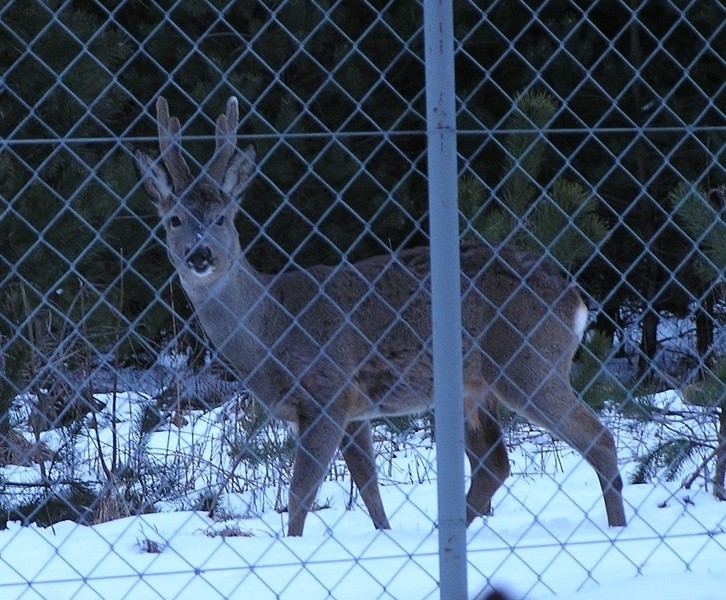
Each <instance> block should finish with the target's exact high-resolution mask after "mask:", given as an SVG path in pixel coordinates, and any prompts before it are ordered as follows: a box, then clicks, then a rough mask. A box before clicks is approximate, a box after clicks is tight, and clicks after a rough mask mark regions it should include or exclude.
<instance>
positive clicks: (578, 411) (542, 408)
mask: <svg viewBox="0 0 726 600" xmlns="http://www.w3.org/2000/svg"><path fill="white" fill-rule="evenodd" d="M505 379H506V378H505ZM522 383H523V382H522ZM506 387H507V388H509V389H508V390H507V393H505V394H504V395H503V396H502V401H503V402H505V403H506V404H508V405H509V406H510V408H512V409H513V410H516V411H517V412H519V413H520V414H521V415H523V416H524V417H526V418H527V419H529V420H530V421H531V422H533V423H536V424H538V425H541V426H542V427H545V428H546V429H548V430H549V431H550V432H552V433H553V434H554V435H556V436H558V437H560V438H561V439H562V440H563V441H564V442H566V443H567V444H569V445H570V446H572V447H573V448H574V449H575V450H577V451H578V452H579V453H580V454H581V455H582V457H583V458H584V459H585V460H586V461H587V462H588V463H589V464H590V466H592V468H593V469H594V470H595V472H596V473H597V477H598V480H599V481H600V487H601V489H602V495H603V500H604V501H605V511H606V513H607V518H608V524H609V525H610V526H611V527H616V526H623V525H625V524H626V519H625V509H624V507H623V494H622V490H623V480H622V478H621V477H620V471H619V469H618V456H617V450H616V447H615V440H614V439H613V435H612V433H610V431H609V430H608V429H607V427H605V425H603V423H602V421H600V419H599V418H598V416H597V415H596V414H595V412H594V411H593V410H592V409H591V408H590V407H589V406H588V405H587V404H585V403H584V402H583V401H582V400H580V399H579V398H578V397H577V396H576V395H575V393H574V391H573V389H572V387H571V386H570V384H569V382H568V383H565V378H564V376H563V375H562V374H561V373H557V374H550V376H549V377H544V378H542V379H541V380H540V386H539V387H538V388H537V389H536V390H533V391H531V392H530V395H529V397H527V396H525V394H524V393H523V392H522V391H521V389H522V388H521V387H518V386H517V383H516V382H510V384H509V385H507V386H506Z"/></svg>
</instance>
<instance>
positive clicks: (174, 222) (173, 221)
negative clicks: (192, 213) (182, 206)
mask: <svg viewBox="0 0 726 600" xmlns="http://www.w3.org/2000/svg"><path fill="white" fill-rule="evenodd" d="M169 225H170V226H171V227H172V228H173V229H176V228H177V227H179V225H181V219H180V218H179V217H177V216H176V215H172V216H171V217H169Z"/></svg>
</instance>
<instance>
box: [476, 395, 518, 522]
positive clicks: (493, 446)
mask: <svg viewBox="0 0 726 600" xmlns="http://www.w3.org/2000/svg"><path fill="white" fill-rule="evenodd" d="M498 413H499V410H498V406H497V403H496V400H495V399H494V397H492V396H489V397H487V398H486V399H485V402H484V403H483V404H478V405H476V406H474V407H471V408H468V414H467V419H466V438H465V441H466V456H467V458H468V459H469V464H470V465H471V484H470V487H469V492H468V493H467V495H466V524H467V525H470V524H471V522H472V521H473V520H474V519H475V518H476V517H483V516H486V515H489V514H491V510H492V496H494V494H495V492H496V491H497V490H498V489H499V487H500V486H501V485H502V483H504V480H505V479H506V478H507V477H509V458H508V457H507V449H506V447H505V445H504V440H503V439H502V428H501V425H500V423H499V414H498Z"/></svg>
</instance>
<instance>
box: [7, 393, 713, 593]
mask: <svg viewBox="0 0 726 600" xmlns="http://www.w3.org/2000/svg"><path fill="white" fill-rule="evenodd" d="M106 400H107V399H106ZM142 400H143V398H142V397H141V396H138V395H133V394H128V395H119V396H118V398H117V401H118V402H117V405H116V413H117V414H116V421H117V431H118V432H121V437H120V438H119V439H117V444H120V445H122V446H123V444H124V439H125V438H124V437H123V436H124V435H128V436H129V437H131V436H132V435H131V431H132V429H133V427H132V426H131V425H132V423H133V422H134V419H136V420H138V418H137V416H136V417H135V416H134V415H135V413H134V411H135V410H137V408H138V406H140V405H141V404H142ZM658 402H660V403H665V404H671V405H672V404H673V403H678V402H679V399H678V397H677V396H676V395H675V394H673V393H670V394H665V395H661V396H660V397H659V399H658ZM107 408H108V403H107ZM223 410H224V409H219V412H218V413H214V412H212V413H206V414H202V413H199V414H198V415H196V416H195V417H193V418H191V419H189V422H188V423H187V424H186V425H184V426H183V427H181V428H180V429H176V428H175V427H174V426H171V425H170V426H169V428H167V429H166V430H165V431H163V432H157V433H154V434H152V435H151V436H149V437H148V439H146V441H145V443H146V447H147V448H148V449H150V451H153V452H161V451H162V450H163V449H164V448H169V447H172V448H174V449H175V451H176V452H179V451H182V450H183V449H184V448H194V449H195V451H196V452H197V453H199V454H203V455H204V461H206V464H208V465H209V466H210V469H208V470H207V472H206V474H202V473H200V474H199V475H198V477H199V478H200V480H202V479H204V478H205V477H206V478H207V479H206V481H208V482H209V481H211V480H212V479H213V477H214V476H213V475H210V474H209V471H210V470H212V471H213V467H214V465H215V464H218V463H219V462H220V460H222V459H221V458H220V457H221V456H222V454H221V453H220V447H219V445H218V444H217V443H216V442H214V439H215V436H214V431H215V430H217V429H219V428H221V427H222V423H224V419H222V418H220V417H221V415H222V414H223ZM124 411H127V413H128V415H129V416H128V418H127V422H128V424H129V426H128V429H127V432H126V434H123V431H124V429H123V422H125V421H124V419H123V418H119V415H122V414H124ZM614 419H620V418H619V417H614ZM99 423H100V425H99V429H98V432H99V436H98V437H97V438H96V440H97V441H100V442H101V443H102V444H110V438H109V437H108V436H109V435H110V433H109V432H110V427H109V426H108V423H106V424H105V425H104V423H103V422H101V421H99ZM109 423H110V420H109ZM612 425H613V429H614V431H615V432H616V435H617V437H618V439H619V444H620V446H621V451H620V456H621V462H622V465H621V466H622V469H623V473H624V475H625V476H626V478H627V476H628V474H629V473H631V472H632V471H633V469H634V458H635V457H636V455H637V452H638V451H637V443H636V440H635V438H634V435H633V431H632V430H631V429H630V428H629V427H628V426H626V425H624V424H623V422H622V421H617V422H613V424H612ZM705 426H707V425H705ZM200 428H204V429H200ZM89 431H90V430H89ZM203 431H204V432H206V434H203ZM92 432H95V430H93V431H92ZM535 433H536V432H535ZM649 433H653V434H654V435H661V433H662V432H661V433H658V431H651V432H643V431H642V430H641V431H640V432H639V435H640V436H642V435H645V434H649ZM94 435H95V433H94ZM44 436H45V439H44V441H45V442H46V443H47V444H48V445H49V446H51V447H52V446H53V445H54V444H55V445H58V444H59V443H60V441H59V438H56V439H54V436H58V434H57V433H54V432H52V431H51V432H46V433H45V434H44ZM89 439H90V440H92V439H93V436H91V435H89ZM646 439H647V438H646ZM527 440H528V441H526V442H524V443H521V444H518V445H517V447H516V448H515V449H514V450H513V451H512V453H511V456H512V460H513V466H512V472H513V476H512V477H511V478H510V479H509V480H508V481H507V484H506V487H505V488H504V489H502V490H500V492H499V493H498V494H497V495H496V496H495V501H494V514H493V516H491V517H489V518H488V519H486V520H478V521H476V522H475V523H474V524H473V525H472V526H471V527H470V529H469V531H468V540H469V541H468V563H469V569H468V571H469V581H468V585H469V590H470V597H472V598H475V597H476V595H477V594H478V593H479V592H481V591H482V590H483V589H485V588H486V586H487V584H488V583H493V584H494V585H496V586H498V587H501V588H502V589H504V590H507V591H508V592H509V593H510V594H512V596H513V597H514V598H521V597H525V596H526V597H527V598H548V597H552V596H553V595H556V596H558V597H563V598H573V599H575V598H577V599H582V600H585V599H588V600H595V599H604V598H618V599H620V600H631V599H633V600H647V599H650V598H659V599H662V598H686V597H687V598H693V599H704V600H705V599H713V600H716V599H722V598H726V502H718V501H716V500H715V499H714V498H713V496H712V495H711V494H710V491H709V490H703V489H702V486H703V478H701V479H699V480H697V482H696V483H695V484H694V486H693V487H692V488H691V489H690V490H684V489H681V488H680V480H677V481H675V482H673V483H662V482H661V483H647V484H640V485H626V488H625V499H626V506H627V513H628V517H629V524H628V526H627V527H626V528H622V529H609V528H608V527H607V526H606V519H605V511H604V507H603V505H602V500H601V498H600V491H599V486H598V484H597V481H596V478H595V475H594V473H593V472H592V471H591V469H590V468H589V467H588V466H587V465H583V464H582V463H581V461H580V458H579V456H577V455H575V454H574V453H573V452H572V451H571V450H570V449H569V448H568V447H566V446H563V445H561V444H553V443H552V442H551V441H550V440H549V439H548V438H547V436H536V435H533V436H528V437H527ZM78 443H79V442H78V441H76V444H78ZM86 443H88V440H87V441H86ZM79 448H80V446H78V445H77V450H78V451H79V452H84V451H87V452H89V456H92V454H93V453H92V451H90V450H88V449H79ZM634 448H636V450H634ZM180 449H181V450H180ZM434 451H435V448H434V447H432V445H431V444H430V443H428V442H427V441H426V440H425V439H421V440H419V443H416V444H410V445H404V446H402V447H400V448H399V450H398V451H397V452H396V453H395V454H396V455H395V457H392V456H387V457H384V456H381V457H380V460H381V467H382V469H381V471H382V486H383V487H382V493H383V499H384V503H385V505H386V508H387V511H388V514H389V518H390V520H391V525H392V530H391V531H386V532H376V531H373V530H372V526H371V524H370V521H369V519H368V516H367V514H366V512H365V509H364V508H363V507H362V505H361V503H360V502H358V500H357V498H356V499H355V500H356V501H355V502H354V506H353V507H352V509H351V510H346V506H347V505H348V503H349V500H350V497H351V496H350V488H349V485H350V484H349V482H348V481H347V480H346V479H341V480H339V481H328V482H326V483H325V485H324V487H323V489H322V491H321V494H320V497H319V503H320V504H321V505H323V506H325V508H322V509H321V510H318V511H316V512H315V513H313V514H311V515H310V516H309V517H308V521H307V524H306V529H305V535H304V536H303V537H302V538H300V539H291V538H286V537H284V536H283V532H284V530H285V522H286V515H285V514H284V513H282V514H280V513H278V512H276V511H275V510H273V508H272V506H271V503H266V502H265V501H264V499H263V501H259V498H257V500H256V501H257V503H258V506H262V507H263V510H262V511H261V512H260V511H252V510H250V509H249V507H248V508H247V509H246V510H245V509H244V508H243V507H242V504H244V503H245V502H249V501H250V499H251V498H252V497H253V495H250V494H249V493H246V494H245V493H241V494H237V495H229V496H225V497H223V498H222V506H223V507H224V510H225V511H226V512H227V514H228V517H229V518H228V519H224V520H220V519H218V518H217V519H214V520H213V519H210V518H209V517H208V516H207V513H205V512H194V511H190V510H179V508H180V507H179V506H176V507H174V506H171V505H169V506H168V507H167V508H166V510H168V511H169V512H159V513H155V514H148V515H144V516H138V517H129V518H123V519H118V520H114V521H109V522H106V523H102V524H99V525H95V526H92V527H91V526H83V525H78V524H76V523H74V522H70V521H64V522H60V523H57V524H55V525H53V526H52V527H47V528H42V527H38V526H29V527H21V526H20V525H19V524H17V523H12V522H11V523H9V524H8V528H7V529H6V530H3V531H0V598H2V599H12V598H23V599H27V600H35V599H39V598H44V599H53V600H56V599H66V598H68V599H70V598H74V599H92V598H93V599H103V600H107V599H115V598H119V599H121V598H126V599H137V598H138V599H146V598H178V599H193V600H202V599H207V598H210V599H211V598H238V599H247V598H250V599H255V600H257V599H260V600H262V599H267V598H283V599H286V598H291V599H292V598H294V599H298V598H304V599H317V598H340V599H345V600H348V599H373V598H384V599H411V600H413V599H416V600H418V599H424V598H432V599H433V598H438V597H439V593H438V587H437V579H438V557H437V550H438V541H437V530H436V527H435V521H436V514H437V503H436V480H435V468H434V467H433V466H432V465H433V461H434V460H435V452H434ZM215 457H217V458H215ZM32 473H33V470H32V469H31V468H29V467H24V468H16V469H11V468H5V469H4V470H3V472H2V474H0V475H1V476H2V477H3V478H5V482H6V483H7V482H8V481H13V480H16V481H20V480H23V481H28V480H31V479H32V477H33V474H32ZM188 483H189V485H190V486H192V485H193V484H194V481H192V480H191V479H190V480H189V482H188ZM4 489H5V490H7V489H8V487H7V486H6V487H5V488H4ZM354 498H355V497H354ZM160 508H164V507H163V506H160ZM171 509H174V510H171ZM256 512H260V514H255V513H256ZM245 516H246V517H247V518H243V517H245Z"/></svg>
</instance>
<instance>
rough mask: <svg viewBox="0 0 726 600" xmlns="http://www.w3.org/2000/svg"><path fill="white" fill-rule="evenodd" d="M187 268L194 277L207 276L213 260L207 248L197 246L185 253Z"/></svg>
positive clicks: (212, 265)
mask: <svg viewBox="0 0 726 600" xmlns="http://www.w3.org/2000/svg"><path fill="white" fill-rule="evenodd" d="M187 266H188V267H189V268H190V269H191V270H192V272H194V273H195V274H196V275H207V274H208V273H209V272H210V271H211V270H212V268H213V267H214V259H213V258H212V251H211V250H210V249H209V246H197V247H196V248H194V249H193V250H191V251H190V252H187Z"/></svg>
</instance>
